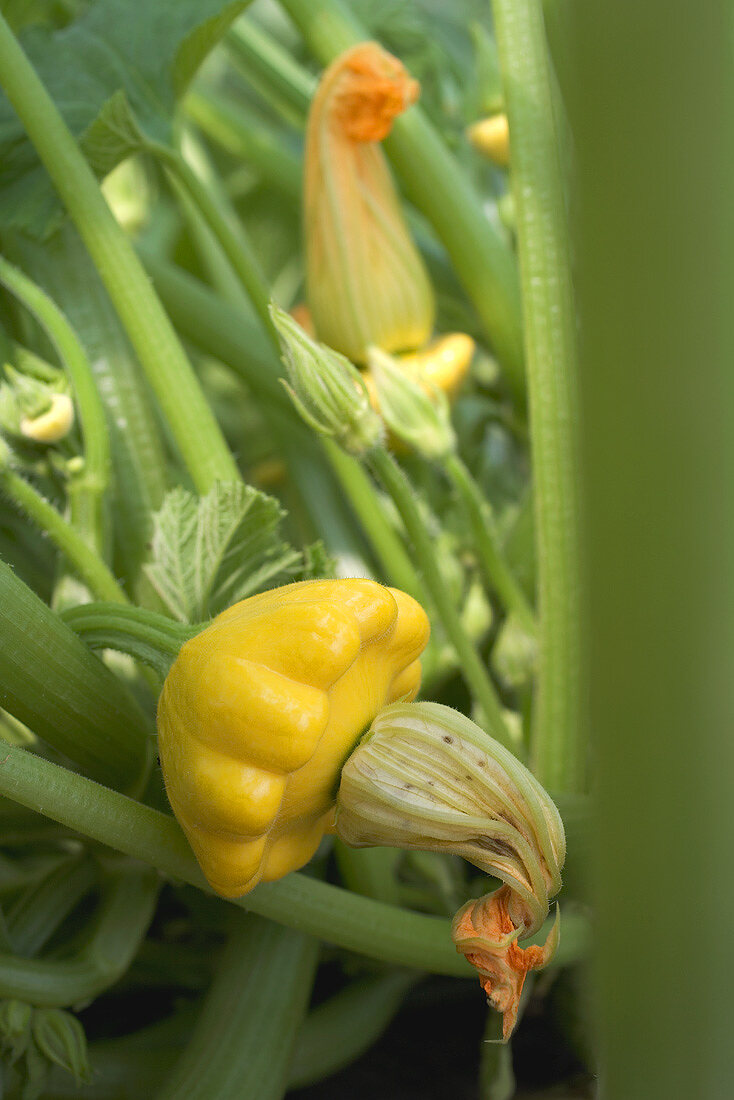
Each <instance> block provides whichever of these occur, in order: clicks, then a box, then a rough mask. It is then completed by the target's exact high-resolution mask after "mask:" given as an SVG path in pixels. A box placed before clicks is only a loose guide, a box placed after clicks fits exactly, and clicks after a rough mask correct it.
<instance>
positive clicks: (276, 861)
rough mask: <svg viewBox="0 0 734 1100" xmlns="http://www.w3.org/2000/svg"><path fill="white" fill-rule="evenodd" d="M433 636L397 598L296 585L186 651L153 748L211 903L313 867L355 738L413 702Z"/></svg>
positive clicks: (369, 589) (164, 698)
mask: <svg viewBox="0 0 734 1100" xmlns="http://www.w3.org/2000/svg"><path fill="white" fill-rule="evenodd" d="M428 634H429V625H428V620H427V618H426V615H425V612H424V611H423V609H422V608H421V606H420V605H419V604H418V603H416V601H415V600H413V599H412V598H411V597H410V596H407V595H406V594H405V593H404V592H400V591H398V590H397V589H394V588H384V587H383V586H382V585H380V584H376V583H375V582H374V581H368V580H361V579H358V580H335V581H330V580H326V581H301V582H299V583H297V584H290V585H286V586H285V587H283V588H276V589H274V590H272V591H270V592H264V593H262V594H261V595H259V596H252V597H250V599H247V600H243V601H242V602H241V603H238V604H235V605H234V606H233V607H230V608H228V609H227V610H226V611H224V612H222V614H221V615H218V616H217V618H216V619H214V620H213V622H212V623H211V625H210V626H209V627H207V629H206V630H204V631H202V633H201V634H198V635H197V636H196V637H195V638H192V639H191V641H189V642H187V643H186V644H185V645H184V646H183V648H182V649H181V651H180V653H179V655H178V657H177V658H176V661H175V662H174V664H173V666H172V667H171V671H170V672H169V674H168V677H167V678H166V682H165V684H164V686H163V691H162V692H161V697H160V700H159V704H158V746H159V752H160V760H161V766H162V768H163V776H164V779H165V782H166V790H167V792H168V798H169V800H170V803H171V806H172V808H173V811H174V813H175V815H176V817H177V818H178V821H179V822H180V824H181V826H182V828H183V830H184V832H185V833H186V835H187V837H188V839H189V843H190V844H191V847H192V848H193V850H194V853H195V855H196V858H197V860H198V861H199V864H200V866H201V869H202V871H203V872H204V874H205V875H206V878H207V880H208V882H209V883H210V885H211V886H212V888H213V889H214V890H216V892H217V893H218V894H222V895H223V896H224V897H238V896H239V895H241V894H244V893H247V892H248V891H249V890H251V889H252V888H253V887H254V886H255V885H256V884H257V883H258V882H260V881H266V882H267V881H272V880H274V879H278V878H282V876H283V875H286V874H288V872H289V871H294V870H297V869H298V868H299V867H302V866H303V865H304V864H305V863H307V862H308V860H309V859H310V858H311V856H312V855H313V853H314V852H315V851H316V848H317V847H318V845H319V842H320V840H321V837H322V836H323V834H324V831H325V830H326V829H327V828H328V827H329V826H330V825H331V823H332V821H333V816H334V801H335V796H336V789H337V786H338V779H339V773H340V771H341V767H342V764H343V763H344V761H345V759H346V758H347V756H348V755H349V753H350V752H351V750H352V749H353V747H354V745H355V743H356V742H357V740H358V739H359V737H360V735H361V734H362V733H363V732H364V731H365V730H366V728H367V727H368V726H369V725H370V723H371V721H372V719H373V718H374V717H375V715H376V714H377V713H378V711H379V710H380V709H381V708H382V707H383V706H385V705H386V704H387V703H391V702H394V701H396V700H398V699H413V698H414V697H415V695H416V694H417V692H418V688H419V686H420V662H419V660H418V657H419V655H420V654H421V652H422V651H423V649H424V648H425V645H426V642H427V641H428Z"/></svg>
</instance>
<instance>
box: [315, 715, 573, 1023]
mask: <svg viewBox="0 0 734 1100" xmlns="http://www.w3.org/2000/svg"><path fill="white" fill-rule="evenodd" d="M336 827H337V832H338V833H339V836H340V837H341V839H342V840H343V841H345V842H346V843H347V844H351V845H353V846H354V847H365V846H370V845H375V844H384V845H389V846H391V847H399V848H418V849H423V850H428V851H437V852H449V853H453V854H454V855H459V856H463V857H464V859H467V860H469V861H470V862H471V863H473V864H474V865H475V866H477V867H480V868H481V869H482V870H483V871H486V872H487V873H488V874H491V875H494V876H496V877H497V878H499V879H501V880H502V881H503V883H504V885H503V886H502V887H501V888H500V889H499V890H495V891H494V892H493V893H491V894H486V895H485V896H484V897H482V898H479V899H478V900H476V901H470V902H467V904H466V905H465V906H463V908H462V909H460V910H459V912H458V913H457V914H456V917H455V918H454V923H453V927H452V934H453V939H454V942H455V944H456V948H457V950H458V951H460V952H461V953H462V954H464V955H465V956H466V958H467V959H468V961H469V962H470V963H472V965H473V966H474V967H476V969H477V970H478V972H479V976H480V981H481V984H482V987H483V989H484V990H485V992H486V993H487V997H488V999H489V1002H490V1004H492V1005H493V1006H494V1007H495V1008H497V1009H498V1010H499V1011H500V1012H502V1013H503V1017H504V1018H503V1026H504V1035H505V1038H506V1037H507V1036H508V1035H509V1034H510V1032H511V1031H512V1028H513V1027H514V1024H515V1020H516V1018H517V1010H518V1005H519V1002H520V994H521V992H522V987H523V983H524V981H525V976H526V974H527V972H528V971H529V970H533V969H538V968H540V967H542V966H545V965H546V964H547V963H548V962H549V961H550V959H551V958H552V957H553V954H554V952H555V949H556V947H557V944H558V921H557V920H556V923H555V925H554V927H553V929H552V930H551V932H550V934H549V935H548V938H547V940H546V943H545V945H544V946H543V947H538V946H535V945H531V946H530V947H525V948H523V947H520V946H519V944H518V942H517V941H518V939H521V938H523V937H525V936H529V935H532V934H534V933H535V932H537V931H538V930H539V929H540V927H541V926H542V924H543V922H544V921H545V919H546V917H547V915H548V908H549V899H550V898H551V897H552V896H553V895H554V894H556V893H558V891H559V890H560V888H561V868H562V867H563V863H564V860H565V857H566V838H565V833H564V829H563V822H562V821H561V817H560V815H559V813H558V810H557V809H556V807H555V805H554V804H553V801H552V799H551V798H550V796H549V795H548V794H547V793H546V791H545V790H544V789H543V787H542V786H541V785H540V783H539V782H538V781H537V779H536V778H535V777H534V776H533V775H532V774H531V773H530V772H529V771H528V770H527V768H526V767H525V766H524V765H523V764H521V763H520V761H519V760H517V759H516V757H514V756H513V754H512V753H511V752H509V751H508V750H507V749H505V748H504V747H503V746H502V745H500V744H499V742H497V741H495V740H494V739H493V738H492V737H490V736H488V734H486V733H485V732H484V730H482V729H480V728H479V726H477V725H476V724H475V723H474V722H472V721H471V720H470V719H469V718H467V717H465V716H464V715H463V714H459V713H458V712H457V711H455V710H452V709H451V708H450V707H446V706H443V705H442V704H440V703H403V702H400V703H395V704H393V705H391V706H387V707H385V708H384V709H383V710H382V711H380V713H379V714H378V715H377V717H376V718H375V720H374V721H373V723H372V725H371V727H370V729H369V731H368V732H367V733H366V734H365V736H364V737H363V738H362V740H361V741H360V743H359V745H358V746H357V748H356V749H355V751H354V752H353V753H352V754H351V756H350V757H349V759H348V760H347V762H346V764H345V765H344V768H343V770H342V776H341V782H340V786H339V794H338V798H337V821H336Z"/></svg>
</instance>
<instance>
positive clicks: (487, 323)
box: [281, 0, 524, 401]
mask: <svg viewBox="0 0 734 1100" xmlns="http://www.w3.org/2000/svg"><path fill="white" fill-rule="evenodd" d="M281 6H282V7H283V8H285V10H286V11H287V12H288V14H289V15H290V17H291V18H292V19H293V21H294V22H295V23H296V24H297V26H298V28H299V30H300V31H301V33H302V34H303V36H304V38H305V39H306V42H307V43H308V46H309V48H310V49H311V50H312V51H313V53H314V54H315V55H316V56H317V57H318V58H319V60H320V61H322V62H323V63H324V64H328V63H329V62H330V61H332V60H333V59H334V57H336V56H337V55H338V54H339V53H341V52H342V51H343V50H345V49H348V48H349V47H350V46H353V45H354V44H355V43H357V42H363V41H364V40H365V39H366V38H368V37H369V35H368V34H367V32H366V31H365V29H364V28H363V27H362V26H360V24H359V22H358V21H357V20H356V19H355V18H354V16H353V15H352V14H351V12H350V11H348V10H347V9H346V8H344V7H342V5H341V4H340V3H339V0H281ZM385 150H386V152H387V154H388V156H389V157H390V160H391V161H392V164H393V167H394V168H395V171H396V172H397V173H398V175H399V177H400V181H401V183H402V185H403V188H404V190H405V193H406V195H407V197H408V198H409V199H410V201H411V202H412V203H413V204H414V205H415V206H417V207H418V209H419V210H421V211H422V213H423V214H425V216H426V218H427V219H428V221H429V222H430V223H431V225H432V226H433V228H434V230H435V231H436V234H437V236H438V237H439V238H440V240H441V241H442V242H443V245H444V247H445V248H446V251H447V252H448V254H449V256H450V257H451V260H452V262H453V264H454V267H455V268H456V272H457V274H458V275H459V278H460V279H461V281H462V283H463V284H464V286H465V288H466V291H467V293H468V294H469V297H470V298H471V299H472V301H473V303H474V305H475V307H476V309H477V312H478V313H479V316H480V317H481V319H482V322H483V324H484V327H485V329H486V332H487V335H488V337H489V339H490V340H491V342H492V345H493V347H494V348H495V350H496V352H497V357H498V358H499V360H500V362H501V363H502V365H503V367H504V370H505V377H506V379H507V383H508V385H509V386H510V387H511V389H512V391H513V394H514V395H515V397H516V399H517V400H518V401H521V400H522V397H523V391H524V376H523V361H522V358H523V357H522V321H521V307H520V287H519V281H518V275H517V265H516V262H515V258H514V256H513V254H512V251H511V250H510V247H509V245H507V244H506V243H505V242H504V241H503V240H502V238H501V237H500V236H499V234H498V233H497V231H496V230H495V229H494V227H493V226H492V224H491V223H490V222H489V220H488V219H487V217H486V215H485V213H484V211H483V209H482V205H481V201H480V199H479V196H478V195H477V194H476V193H475V191H474V189H473V187H472V186H471V184H470V182H469V181H468V179H467V177H466V174H465V173H464V172H463V171H462V170H461V168H460V166H459V164H458V163H457V161H456V160H455V158H454V157H453V155H452V154H451V153H450V152H449V150H448V148H447V147H446V145H445V144H444V141H443V139H442V138H441V136H440V134H439V133H438V132H437V131H436V129H435V128H434V127H433V125H432V124H431V123H430V122H429V120H428V118H427V117H426V115H425V114H424V113H423V111H422V110H421V109H420V108H419V107H413V108H411V110H410V111H408V112H407V113H406V114H404V115H402V116H401V117H400V118H398V119H396V120H395V123H394V125H393V129H392V133H391V134H390V136H389V137H388V138H387V139H386V141H385Z"/></svg>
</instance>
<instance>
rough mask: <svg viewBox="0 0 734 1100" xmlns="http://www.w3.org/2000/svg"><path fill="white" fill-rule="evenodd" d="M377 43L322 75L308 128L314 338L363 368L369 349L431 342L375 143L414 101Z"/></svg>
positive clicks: (417, 270)
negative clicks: (371, 345)
mask: <svg viewBox="0 0 734 1100" xmlns="http://www.w3.org/2000/svg"><path fill="white" fill-rule="evenodd" d="M418 91H419V86H418V84H417V82H416V81H415V80H413V79H411V77H410V76H409V75H408V73H407V72H406V70H405V68H404V67H403V65H402V64H401V63H400V62H399V61H398V60H397V58H395V57H393V56H392V55H391V54H389V53H387V52H386V51H385V50H383V49H382V48H381V47H380V46H378V45H377V43H375V42H364V43H362V44H360V45H358V46H354V47H353V48H352V49H350V50H347V52H346V53H343V54H342V55H341V56H340V57H338V58H337V59H336V60H335V61H334V62H333V63H332V64H331V65H330V66H329V68H328V69H327V70H326V72H325V73H324V75H323V77H322V79H321V82H320V84H319V87H318V90H317V92H316V95H315V96H314V99H313V102H312V105H311V110H310V113H309V117H308V128H307V131H306V157H305V179H304V188H305V192H304V203H305V210H304V213H305V236H306V265H307V275H306V284H307V285H306V290H307V297H308V305H309V309H310V312H311V317H312V319H313V324H314V328H315V333H316V336H317V337H318V339H319V340H320V341H321V342H322V343H324V344H328V345H329V347H332V348H334V350H335V351H338V352H341V353H342V354H343V355H346V356H348V357H349V358H350V359H351V360H352V361H353V362H355V363H360V364H362V363H364V362H365V359H366V355H367V348H368V346H369V345H370V344H375V345H377V346H378V347H380V348H382V349H383V350H384V351H413V350H415V349H416V348H419V347H421V346H422V345H424V344H425V343H426V342H427V341H428V339H429V338H430V336H431V333H432V330H433V321H434V313H435V306H434V296H433V289H432V287H431V284H430V282H429V279H428V275H427V272H426V270H425V267H424V265H423V261H422V260H421V257H420V255H419V253H418V250H417V249H416V247H415V245H414V243H413V241H412V240H411V237H410V234H409V233H408V230H407V227H406V225H405V221H404V218H403V214H402V211H401V209H400V203H399V200H398V196H397V194H396V191H395V187H394V185H393V182H392V179H391V177H390V172H389V169H388V167H387V163H386V161H385V156H384V154H383V152H382V149H381V148H380V146H379V142H380V141H382V139H383V138H385V137H386V136H387V135H388V133H389V132H390V129H391V126H392V122H393V119H394V118H395V117H396V116H397V115H399V114H401V113H402V112H403V111H405V110H406V108H408V107H409V106H410V105H411V104H412V103H414V102H415V100H416V99H417V98H418Z"/></svg>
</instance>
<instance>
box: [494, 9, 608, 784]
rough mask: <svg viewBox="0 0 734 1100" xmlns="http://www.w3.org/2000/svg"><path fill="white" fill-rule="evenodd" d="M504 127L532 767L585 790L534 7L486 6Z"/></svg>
mask: <svg viewBox="0 0 734 1100" xmlns="http://www.w3.org/2000/svg"><path fill="white" fill-rule="evenodd" d="M492 10H493V12H494V21H495V29H496V33H497V46H498V49H499V54H500V63H501V66H502V74H503V80H504V87H505V99H506V103H507V115H508V118H509V123H510V141H511V157H512V189H513V195H514V198H515V209H516V225H517V238H518V247H519V252H520V272H521V278H522V290H523V309H524V313H525V342H526V352H527V377H528V394H529V402H530V432H531V450H532V459H533V478H534V485H535V495H534V500H535V515H536V535H537V540H538V607H539V620H540V626H539V665H538V693H537V700H536V703H535V707H534V730H533V749H532V760H533V766H534V770H535V772H536V774H537V775H538V778H539V779H540V781H541V783H543V784H544V785H545V786H546V787H551V788H552V789H554V790H559V791H561V790H568V791H574V790H582V789H583V788H584V784H585V777H586V748H585V744H586V740H585V737H584V731H583V727H582V722H581V718H580V713H579V711H580V690H581V686H580V665H581V641H580V633H581V623H580V594H579V593H580V577H581V566H580V550H579V504H578V498H579V489H578V476H579V462H578V440H577V434H578V415H577V403H578V396H577V392H576V386H577V378H576V341H575V315H574V304H573V292H572V286H571V271H570V260H569V251H568V231H567V226H566V216H565V207H564V200H563V189H562V185H561V165H560V161H559V153H558V142H557V138H556V127H555V122H554V116H553V99H552V89H551V81H550V76H549V60H548V52H547V45H546V38H545V27H544V23H543V10H542V5H541V3H540V0H492Z"/></svg>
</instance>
